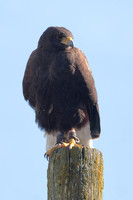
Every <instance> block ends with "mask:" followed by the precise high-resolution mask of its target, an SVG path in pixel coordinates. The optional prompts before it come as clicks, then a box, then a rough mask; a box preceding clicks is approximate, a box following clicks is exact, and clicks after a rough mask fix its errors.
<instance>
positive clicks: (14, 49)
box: [0, 0, 133, 200]
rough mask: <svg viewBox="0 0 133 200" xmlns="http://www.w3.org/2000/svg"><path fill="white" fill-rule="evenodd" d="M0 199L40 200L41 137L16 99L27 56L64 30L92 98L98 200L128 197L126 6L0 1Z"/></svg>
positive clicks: (132, 49) (129, 20) (115, 0)
mask: <svg viewBox="0 0 133 200" xmlns="http://www.w3.org/2000/svg"><path fill="white" fill-rule="evenodd" d="M0 21H1V23H0V27H1V31H0V40H1V42H0V63H1V67H0V74H1V78H0V97H1V98H0V102H1V103H0V105H1V109H0V110H1V112H0V113H1V115H0V122H1V130H0V199H1V200H9V199H10V200H18V199H19V200H24V199H25V200H46V199H47V161H46V160H45V159H44V157H43V155H44V153H45V139H44V138H43V135H44V133H43V131H41V130H40V129H39V128H38V127H37V125H36V124H35V120H34V118H35V116H34V111H33V110H32V109H31V108H30V107H29V105H28V104H27V103H26V102H25V101H24V99H23V95H22V78H23V74H24V70H25V67H26V63H27V60H28V58H29V55H30V53H31V52H32V51H33V50H34V49H35V48H36V46H37V42H38V39H39V37H40V35H41V34H42V33H43V31H44V30H45V29H46V28H47V27H48V26H53V25H54V26H64V27H66V28H68V29H69V30H70V31H71V32H72V33H73V35H74V44H75V46H76V47H78V48H80V49H81V50H82V51H83V52H84V53H85V55H86V57H87V59H88V62H89V65H90V67H91V70H92V73H93V76H94V79H95V84H96V88H97V92H98V98H99V107H100V115H101V127H102V132H101V138H100V139H99V140H97V141H95V142H94V147H95V148H97V149H99V150H100V151H102V153H103V157H104V181H105V184H104V200H112V199H113V200H119V199H120V200H125V199H131V198H132V184H133V183H132V179H133V174H132V169H133V144H132V141H133V131H132V126H133V1H132V0H126V1H124V0H112V1H103V0H101V1H98V0H94V1H88V0H82V1H78V0H73V1H70V0H68V1H63V0H53V1H52V0H49V1H45V0H43V1H42V0H37V1H33V0H32V1H31V0H28V1H27V0H12V1H9V0H4V1H1V2H0Z"/></svg>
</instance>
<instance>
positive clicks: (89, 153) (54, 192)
mask: <svg viewBox="0 0 133 200" xmlns="http://www.w3.org/2000/svg"><path fill="white" fill-rule="evenodd" d="M47 176H48V200H83V199H84V200H102V199H103V198H102V192H103V157H102V153H101V152H100V151H98V150H97V149H90V148H87V147H85V148H83V149H81V148H79V147H73V148H72V149H71V150H69V149H68V148H60V149H56V150H55V151H54V152H52V153H51V155H50V159H49V166H48V174H47Z"/></svg>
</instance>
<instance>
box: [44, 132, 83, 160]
mask: <svg viewBox="0 0 133 200" xmlns="http://www.w3.org/2000/svg"><path fill="white" fill-rule="evenodd" d="M66 134H69V143H66V138H65V136H64V133H58V135H57V142H56V144H55V147H53V148H52V149H50V150H49V151H47V152H46V153H45V155H44V157H46V158H48V157H49V155H50V154H51V153H52V152H53V151H54V150H55V149H58V148H62V147H69V149H72V148H73V147H74V146H75V147H77V146H78V147H80V148H82V147H83V146H82V145H79V144H77V143H79V142H80V140H79V138H78V137H77V135H76V131H75V129H71V130H70V131H68V132H67V133H66Z"/></svg>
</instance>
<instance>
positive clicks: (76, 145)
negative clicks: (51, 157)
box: [68, 138, 83, 149]
mask: <svg viewBox="0 0 133 200" xmlns="http://www.w3.org/2000/svg"><path fill="white" fill-rule="evenodd" d="M68 146H69V149H72V148H73V147H80V148H83V146H82V145H80V144H76V142H75V140H74V139H73V138H71V139H70V140H69V145H68Z"/></svg>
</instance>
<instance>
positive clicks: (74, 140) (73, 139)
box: [68, 129, 83, 149]
mask: <svg viewBox="0 0 133 200" xmlns="http://www.w3.org/2000/svg"><path fill="white" fill-rule="evenodd" d="M68 134H69V145H68V146H69V149H72V148H73V147H74V146H78V147H81V148H82V147H83V146H82V145H79V144H77V143H79V142H80V140H79V138H78V137H77V134H76V131H75V129H72V130H71V131H69V132H68Z"/></svg>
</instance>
